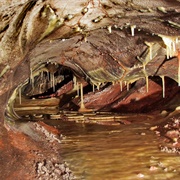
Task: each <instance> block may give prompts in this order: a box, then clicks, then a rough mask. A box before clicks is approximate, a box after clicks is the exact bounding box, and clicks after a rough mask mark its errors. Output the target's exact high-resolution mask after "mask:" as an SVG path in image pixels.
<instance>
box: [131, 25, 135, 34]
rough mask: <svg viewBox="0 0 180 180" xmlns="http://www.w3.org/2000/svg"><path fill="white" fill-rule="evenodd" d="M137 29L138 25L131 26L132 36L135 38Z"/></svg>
mask: <svg viewBox="0 0 180 180" xmlns="http://www.w3.org/2000/svg"><path fill="white" fill-rule="evenodd" d="M135 28H136V25H131V36H134V30H135Z"/></svg>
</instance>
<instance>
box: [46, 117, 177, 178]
mask: <svg viewBox="0 0 180 180" xmlns="http://www.w3.org/2000/svg"><path fill="white" fill-rule="evenodd" d="M49 124H51V125H56V126H57V128H58V129H60V131H61V133H62V134H63V136H64V137H63V140H62V152H61V156H62V157H63V158H64V160H65V161H66V163H67V164H68V166H69V168H70V169H71V170H72V172H73V174H74V175H75V177H76V179H78V180H136V179H149V180H168V179H170V180H179V179H180V156H178V155H175V154H167V153H164V152H160V151H159V149H158V137H157V136H156V135H155V134H154V132H152V131H150V130H149V127H151V125H150V124H149V123H147V121H146V123H145V122H139V123H132V124H129V125H120V126H103V125H96V124H76V123H73V122H61V121H57V120H53V121H51V122H50V123H49Z"/></svg>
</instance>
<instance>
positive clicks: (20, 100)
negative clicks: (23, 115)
mask: <svg viewBox="0 0 180 180" xmlns="http://www.w3.org/2000/svg"><path fill="white" fill-rule="evenodd" d="M21 103H22V94H21V87H19V104H21Z"/></svg>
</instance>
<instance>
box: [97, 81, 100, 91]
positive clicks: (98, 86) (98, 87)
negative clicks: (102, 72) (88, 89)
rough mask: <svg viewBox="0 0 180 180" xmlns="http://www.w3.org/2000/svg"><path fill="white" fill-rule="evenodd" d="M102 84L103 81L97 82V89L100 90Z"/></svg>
mask: <svg viewBox="0 0 180 180" xmlns="http://www.w3.org/2000/svg"><path fill="white" fill-rule="evenodd" d="M100 85H101V83H100V82H99V83H98V84H97V90H98V91H99V89H100Z"/></svg>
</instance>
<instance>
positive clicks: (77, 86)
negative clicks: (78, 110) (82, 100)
mask: <svg viewBox="0 0 180 180" xmlns="http://www.w3.org/2000/svg"><path fill="white" fill-rule="evenodd" d="M76 88H77V96H78V97H79V83H78V82H77V84H76Z"/></svg>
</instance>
